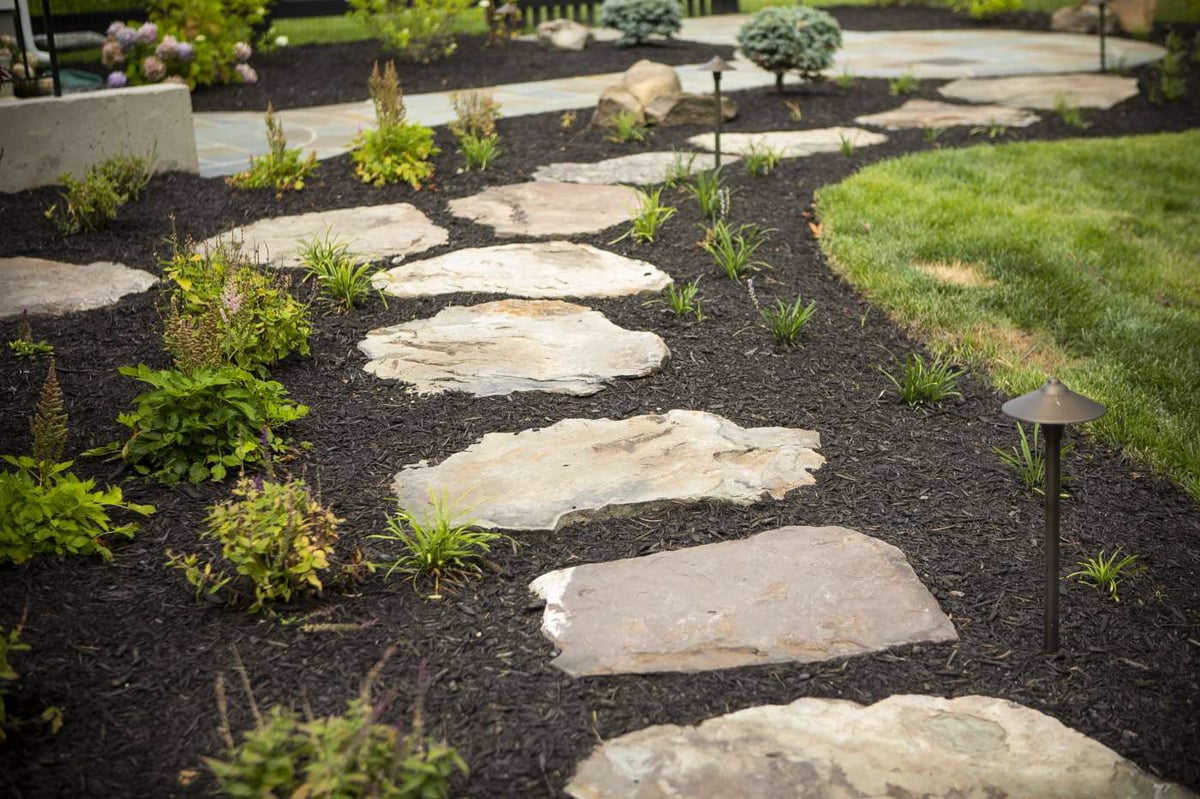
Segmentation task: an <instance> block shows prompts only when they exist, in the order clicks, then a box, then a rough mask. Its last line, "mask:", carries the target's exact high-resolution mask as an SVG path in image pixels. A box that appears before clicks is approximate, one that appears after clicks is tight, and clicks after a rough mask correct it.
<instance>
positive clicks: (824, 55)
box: [737, 6, 842, 91]
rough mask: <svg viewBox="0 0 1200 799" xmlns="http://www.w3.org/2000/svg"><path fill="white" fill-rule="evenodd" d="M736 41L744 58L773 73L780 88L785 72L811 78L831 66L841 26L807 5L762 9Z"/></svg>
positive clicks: (779, 89) (740, 32)
mask: <svg viewBox="0 0 1200 799" xmlns="http://www.w3.org/2000/svg"><path fill="white" fill-rule="evenodd" d="M737 43H738V47H739V48H740V49H741V51H742V53H743V54H745V56H746V58H749V59H750V60H751V61H753V62H754V63H755V64H757V65H758V66H759V67H761V68H762V69H765V70H766V71H768V72H774V73H775V88H776V89H777V90H778V91H783V76H784V75H786V74H787V73H788V72H796V73H799V75H800V77H801V78H803V79H804V80H808V81H813V80H817V79H818V78H820V76H821V72H822V70H826V69H829V67H830V66H832V65H833V56H834V54H835V53H836V52H837V50H838V48H839V47H841V46H842V28H841V26H840V25H838V22H837V20H836V19H834V18H833V17H832V16H830V15H829V14H827V13H826V12H824V11H821V10H819V9H815V8H810V7H808V6H783V7H773V8H764V9H763V10H761V11H759V12H758V13H757V14H755V15H754V16H753V17H751V19H750V21H749V22H747V23H746V24H745V25H743V26H742V27H741V29H740V30H738V33H737Z"/></svg>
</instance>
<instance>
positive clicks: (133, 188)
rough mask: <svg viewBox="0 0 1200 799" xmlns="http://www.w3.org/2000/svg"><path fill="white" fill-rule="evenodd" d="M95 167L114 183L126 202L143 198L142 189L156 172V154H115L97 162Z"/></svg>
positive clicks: (101, 174) (96, 170)
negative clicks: (142, 155)
mask: <svg viewBox="0 0 1200 799" xmlns="http://www.w3.org/2000/svg"><path fill="white" fill-rule="evenodd" d="M93 169H94V170H95V173H96V174H97V175H99V176H100V177H102V178H105V179H106V180H107V181H108V182H109V183H111V184H112V186H113V188H114V189H115V190H116V192H117V194H119V195H120V196H122V197H124V198H125V202H135V201H136V200H138V199H139V198H141V196H142V189H144V188H146V186H148V185H149V184H150V176H151V175H152V174H153V173H154V156H153V155H151V156H150V157H149V158H142V157H141V156H138V155H114V156H113V157H112V158H106V159H104V160H103V161H101V162H100V163H98V164H96V166H94V167H93Z"/></svg>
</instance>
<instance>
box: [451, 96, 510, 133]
mask: <svg viewBox="0 0 1200 799" xmlns="http://www.w3.org/2000/svg"><path fill="white" fill-rule="evenodd" d="M450 107H451V108H453V109H454V121H453V122H451V123H450V124H449V125H448V127H449V128H450V132H451V133H453V134H454V137H455V138H457V139H462V138H463V137H464V136H473V137H475V138H476V139H484V138H487V137H488V136H494V135H496V120H497V119H499V117H500V104H499V103H498V102H496V100H495V98H494V97H492V95H491V93H490V92H486V91H478V90H475V89H472V90H469V91H463V92H450Z"/></svg>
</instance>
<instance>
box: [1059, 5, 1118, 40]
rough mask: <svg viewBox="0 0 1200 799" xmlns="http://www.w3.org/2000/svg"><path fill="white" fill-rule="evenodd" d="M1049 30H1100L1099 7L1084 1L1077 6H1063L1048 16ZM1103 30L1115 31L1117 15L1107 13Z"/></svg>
mask: <svg viewBox="0 0 1200 799" xmlns="http://www.w3.org/2000/svg"><path fill="white" fill-rule="evenodd" d="M1050 30H1052V31H1058V32H1059V33H1087V34H1096V33H1099V32H1100V7H1099V6H1093V5H1088V4H1087V3H1084V4H1083V5H1079V6H1063V7H1062V8H1060V9H1058V10H1057V11H1055V12H1054V14H1053V15H1052V16H1051V17H1050ZM1104 32H1105V33H1106V34H1110V33H1116V32H1117V16H1116V15H1115V14H1108V15H1106V16H1105V18H1104Z"/></svg>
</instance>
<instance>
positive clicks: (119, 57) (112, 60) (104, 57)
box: [100, 39, 125, 68]
mask: <svg viewBox="0 0 1200 799" xmlns="http://www.w3.org/2000/svg"><path fill="white" fill-rule="evenodd" d="M100 63H102V64H104V66H106V67H109V68H111V67H115V66H117V65H119V64H124V63H125V51H124V50H122V49H121V45H120V44H118V43H117V42H116V41H115V40H113V39H110V40H108V41H107V42H105V43H104V46H103V47H101V48H100Z"/></svg>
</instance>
